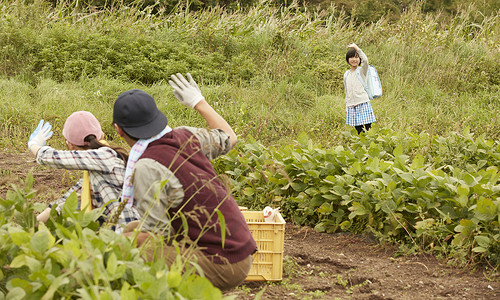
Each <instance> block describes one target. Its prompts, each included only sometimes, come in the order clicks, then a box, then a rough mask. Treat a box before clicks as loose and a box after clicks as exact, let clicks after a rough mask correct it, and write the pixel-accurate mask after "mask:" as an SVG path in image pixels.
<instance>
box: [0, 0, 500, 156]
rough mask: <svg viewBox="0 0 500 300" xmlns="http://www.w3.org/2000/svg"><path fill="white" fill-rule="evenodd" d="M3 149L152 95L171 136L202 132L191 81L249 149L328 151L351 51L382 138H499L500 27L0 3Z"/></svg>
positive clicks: (468, 13) (341, 126)
mask: <svg viewBox="0 0 500 300" xmlns="http://www.w3.org/2000/svg"><path fill="white" fill-rule="evenodd" d="M0 4H1V7H2V8H1V17H0V28H1V32H2V33H1V39H0V46H1V47H0V58H1V60H2V64H0V74H2V75H1V78H0V86H1V88H2V91H3V92H2V94H1V95H0V114H1V115H0V132H1V138H0V145H1V146H2V147H4V148H9V149H17V150H19V149H24V147H25V143H26V141H27V137H28V136H29V134H30V132H31V130H32V129H33V128H34V127H35V126H36V124H37V123H38V120H39V119H41V118H44V119H46V120H48V121H50V122H51V123H52V124H53V125H54V129H55V132H56V135H55V138H53V139H52V141H51V143H52V144H53V145H56V146H57V145H63V140H62V139H61V138H60V134H59V133H60V131H61V129H62V125H63V122H64V120H65V118H66V117H67V116H68V115H69V114H71V113H72V112H73V111H76V110H88V111H91V112H92V113H94V114H95V115H96V116H97V117H98V118H99V119H100V120H101V121H102V123H103V125H104V130H105V133H106V134H108V136H110V138H111V139H116V135H115V133H114V131H113V128H112V127H111V125H110V122H111V113H112V104H113V102H114V100H115V99H116V97H117V96H118V95H119V93H120V92H122V91H124V90H126V89H130V88H141V89H144V90H146V91H148V92H149V93H151V94H152V95H153V96H154V97H155V99H156V100H157V102H158V105H159V106H160V107H161V109H162V110H163V111H164V112H165V113H166V114H167V116H168V117H169V119H170V123H171V125H174V126H176V125H181V124H190V125H195V126H197V125H203V122H202V120H201V119H200V118H199V117H198V116H196V115H195V114H194V113H193V112H192V111H188V110H186V109H185V108H184V107H181V105H179V104H178V103H176V100H175V98H174V97H173V95H172V93H171V89H170V87H169V86H168V84H167V83H166V81H167V79H168V77H169V76H170V75H171V74H173V73H176V72H181V73H186V72H190V73H191V74H193V76H194V77H195V78H196V79H197V81H198V83H199V85H200V86H201V89H202V91H203V94H204V95H205V96H206V98H207V99H208V101H210V103H212V105H213V106H214V107H215V108H216V109H217V110H218V111H219V112H220V113H221V114H222V115H223V116H224V117H225V118H226V119H227V120H228V121H229V122H230V123H231V124H232V125H233V126H234V128H235V131H236V132H237V134H239V135H241V137H246V136H252V137H254V138H255V139H257V140H259V141H261V142H262V143H264V144H267V145H284V144H287V143H289V142H290V141H292V140H294V139H296V137H297V135H298V134H299V133H301V132H306V133H307V134H308V135H309V136H310V137H311V138H313V139H314V140H315V141H317V142H318V143H319V144H321V145H325V146H331V145H336V144H340V143H343V142H344V141H345V138H344V135H343V134H342V133H343V132H344V131H346V130H350V127H348V126H347V125H345V112H344V111H345V102H344V93H343V82H342V74H343V72H344V71H345V70H346V69H347V67H348V66H347V64H346V62H345V52H346V50H347V48H346V45H347V44H349V43H351V42H355V43H357V44H358V45H359V46H360V47H361V48H362V49H363V50H364V51H365V53H366V54H367V55H368V57H369V59H370V63H372V64H373V65H375V66H376V67H377V70H378V72H379V74H380V76H381V80H382V84H383V88H384V95H383V96H382V97H381V98H379V99H376V100H374V101H373V103H372V104H373V107H374V111H375V115H376V117H377V119H378V122H377V124H378V126H379V127H383V128H390V129H391V130H394V131H411V132H416V133H420V132H422V131H425V132H427V133H429V134H430V135H435V134H436V135H447V134H448V133H449V132H450V131H459V132H461V131H462V130H463V128H465V127H470V128H471V131H472V132H474V133H475V134H485V136H486V137H488V138H492V139H496V140H497V139H498V138H499V136H500V119H499V107H500V101H499V100H500V99H499V94H500V90H499V83H500V64H499V61H500V52H499V39H500V38H499V35H498V32H499V23H500V22H499V17H498V15H492V16H484V17H483V18H482V20H483V21H482V22H481V23H475V22H474V21H473V20H477V14H478V12H476V11H475V10H474V8H473V7H471V8H469V9H466V10H462V11H460V12H459V13H458V14H457V15H456V16H455V17H454V18H453V19H450V18H444V17H443V16H441V15H439V14H432V15H431V14H424V13H422V12H421V10H420V7H419V6H415V7H412V8H411V9H408V10H406V11H405V12H404V13H403V15H402V16H401V17H400V19H399V20H398V21H396V23H389V22H388V21H386V20H384V19H383V18H382V19H380V20H379V21H378V22H376V23H372V24H368V25H362V26H356V25H355V24H354V23H353V22H352V20H350V19H349V18H347V17H345V16H344V15H343V14H342V12H339V11H337V10H336V8H335V7H331V8H330V9H328V10H324V11H322V12H321V13H312V12H307V11H306V12H303V11H299V9H298V7H294V6H290V7H288V8H281V9H279V8H273V7H269V6H266V5H261V6H257V7H255V8H252V9H250V10H249V11H236V12H232V13H228V12H226V11H224V10H223V9H220V8H213V9H211V10H204V11H199V12H192V13H190V12H186V11H179V12H176V13H172V14H169V15H164V14H163V15H161V14H152V13H149V12H148V11H147V10H146V11H140V10H137V9H134V8H133V7H132V8H130V7H125V6H123V7H121V8H119V9H114V10H108V11H92V10H90V9H89V10H82V9H81V8H76V7H74V6H72V5H71V2H67V3H63V4H60V5H59V6H57V7H55V8H54V7H51V6H49V5H47V4H44V3H43V2H41V1H33V2H32V3H31V4H22V3H19V2H17V1H1V3H0Z"/></svg>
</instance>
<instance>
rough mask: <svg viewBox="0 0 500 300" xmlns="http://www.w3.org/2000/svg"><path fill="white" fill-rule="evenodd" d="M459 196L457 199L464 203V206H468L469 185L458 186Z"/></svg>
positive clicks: (461, 203)
mask: <svg viewBox="0 0 500 300" xmlns="http://www.w3.org/2000/svg"><path fill="white" fill-rule="evenodd" d="M457 194H458V198H457V201H458V203H460V205H462V207H467V206H468V203H469V187H468V186H466V185H463V184H462V185H461V186H459V187H457Z"/></svg>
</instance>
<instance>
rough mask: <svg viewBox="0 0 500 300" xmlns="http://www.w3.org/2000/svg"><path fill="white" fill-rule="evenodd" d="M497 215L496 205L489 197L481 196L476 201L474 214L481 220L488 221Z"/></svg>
mask: <svg viewBox="0 0 500 300" xmlns="http://www.w3.org/2000/svg"><path fill="white" fill-rule="evenodd" d="M496 215H497V207H496V205H495V203H493V201H491V199H489V198H481V199H479V200H478V201H477V205H476V209H475V214H474V216H475V217H476V218H478V219H479V220H482V221H490V220H492V219H493V218H495V217H496Z"/></svg>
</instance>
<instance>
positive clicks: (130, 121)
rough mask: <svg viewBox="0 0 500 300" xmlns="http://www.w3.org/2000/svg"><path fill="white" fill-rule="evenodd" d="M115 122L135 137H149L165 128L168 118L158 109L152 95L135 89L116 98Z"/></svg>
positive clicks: (114, 107)
mask: <svg viewBox="0 0 500 300" xmlns="http://www.w3.org/2000/svg"><path fill="white" fill-rule="evenodd" d="M113 123H115V124H117V125H118V126H120V127H121V128H122V129H123V130H124V131H125V132H126V133H127V134H128V135H130V136H131V137H133V138H137V139H147V138H150V137H152V136H154V135H156V134H158V133H160V132H161V131H162V130H163V129H165V127H166V126H167V124H168V119H167V116H165V114H163V113H162V112H161V111H160V110H158V107H157V106H156V102H155V100H154V99H153V97H151V95H149V94H148V93H146V92H145V91H142V90H139V89H134V90H129V91H126V92H123V93H121V94H120V96H118V98H117V99H116V101H115V104H114V106H113Z"/></svg>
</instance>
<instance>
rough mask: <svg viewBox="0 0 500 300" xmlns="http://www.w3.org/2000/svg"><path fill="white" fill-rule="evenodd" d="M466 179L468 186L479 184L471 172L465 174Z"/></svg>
mask: <svg viewBox="0 0 500 300" xmlns="http://www.w3.org/2000/svg"><path fill="white" fill-rule="evenodd" d="M464 181H465V183H466V184H467V185H468V186H475V185H476V184H477V181H476V178H474V176H472V175H471V174H465V176H464Z"/></svg>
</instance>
